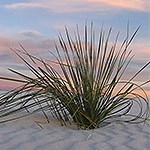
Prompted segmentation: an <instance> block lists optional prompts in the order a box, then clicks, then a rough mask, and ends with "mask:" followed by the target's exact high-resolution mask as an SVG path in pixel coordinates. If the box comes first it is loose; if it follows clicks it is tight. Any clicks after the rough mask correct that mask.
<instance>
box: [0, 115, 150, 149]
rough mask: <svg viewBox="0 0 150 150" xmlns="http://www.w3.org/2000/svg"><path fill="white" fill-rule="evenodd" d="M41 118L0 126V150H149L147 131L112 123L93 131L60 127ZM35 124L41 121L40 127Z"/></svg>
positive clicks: (144, 128)
mask: <svg viewBox="0 0 150 150" xmlns="http://www.w3.org/2000/svg"><path fill="white" fill-rule="evenodd" d="M42 120H43V117H42V116H41V115H38V114H37V115H34V116H29V117H26V118H23V119H20V120H16V121H13V122H9V123H5V124H0V150H149V149H150V128H149V126H148V125H145V126H143V125H142V124H137V125H133V124H122V123H116V122H114V123H112V124H109V125H107V126H104V127H101V128H99V129H95V130H88V131H87V130H86V131H84V130H77V129H76V128H75V127H74V126H68V127H64V126H60V125H59V124H58V123H57V121H55V120H54V119H52V120H51V122H50V123H44V122H45V121H44V120H43V121H42ZM35 121H37V122H38V121H42V122H43V123H40V126H41V127H40V126H39V125H38V124H37V123H35Z"/></svg>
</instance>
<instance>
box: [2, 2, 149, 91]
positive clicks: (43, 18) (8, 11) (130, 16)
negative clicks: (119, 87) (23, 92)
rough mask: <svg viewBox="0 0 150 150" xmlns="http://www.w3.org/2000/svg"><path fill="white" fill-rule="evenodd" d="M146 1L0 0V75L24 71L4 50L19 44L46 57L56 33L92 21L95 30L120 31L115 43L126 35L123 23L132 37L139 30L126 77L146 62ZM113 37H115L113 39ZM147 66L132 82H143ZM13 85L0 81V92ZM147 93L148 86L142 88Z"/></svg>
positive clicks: (13, 57)
mask: <svg viewBox="0 0 150 150" xmlns="http://www.w3.org/2000/svg"><path fill="white" fill-rule="evenodd" d="M149 13H150V2H149V0H0V76H9V77H10V76H11V77H13V75H12V74H10V73H9V71H8V70H7V68H13V69H17V70H21V71H22V72H24V73H27V74H28V70H27V69H26V68H25V67H24V65H23V64H22V62H21V61H19V59H18V58H17V57H16V56H15V55H14V53H13V52H12V51H11V50H10V49H9V48H8V46H10V47H13V48H16V47H17V48H18V47H19V44H18V43H21V44H22V45H23V46H24V47H25V48H26V49H27V50H28V51H30V52H31V53H33V54H38V55H40V56H42V57H46V58H47V57H49V53H48V51H49V50H50V51H51V50H52V51H54V41H57V37H58V33H59V31H60V32H64V27H65V26H67V27H68V29H69V30H70V32H73V31H75V30H76V25H77V24H78V25H79V28H80V29H81V30H82V29H83V27H84V25H85V22H88V23H90V22H93V23H94V28H95V30H96V31H99V30H100V29H101V27H102V26H104V29H106V31H107V30H108V29H109V28H110V27H112V28H113V34H114V35H116V33H117V32H118V31H119V32H120V38H119V40H120V41H119V42H121V40H122V41H123V39H124V37H125V35H126V28H127V22H128V21H129V24H130V33H131V34H132V33H133V32H134V31H135V30H136V28H137V27H138V26H141V27H140V30H139V32H138V34H137V35H136V38H135V39H134V41H133V43H132V46H131V49H132V50H133V54H135V57H134V59H133V60H132V62H131V66H130V68H129V70H128V72H127V73H126V77H128V76H129V75H132V74H134V73H135V72H137V71H138V70H139V69H140V68H141V67H142V66H143V65H144V64H145V63H146V62H148V61H149V59H150V44H149V43H150V42H149V41H150V15H149ZM114 37H115V36H114ZM149 76H150V67H148V68H147V69H146V70H145V71H143V72H142V74H141V75H139V77H138V78H137V79H136V80H137V81H136V82H141V81H144V80H145V81H146V80H148V79H149ZM14 86H15V83H9V84H8V83H6V82H4V81H0V90H6V89H11V88H12V87H14ZM145 89H146V90H147V92H148V93H149V94H150V87H149V86H147V87H146V88H145Z"/></svg>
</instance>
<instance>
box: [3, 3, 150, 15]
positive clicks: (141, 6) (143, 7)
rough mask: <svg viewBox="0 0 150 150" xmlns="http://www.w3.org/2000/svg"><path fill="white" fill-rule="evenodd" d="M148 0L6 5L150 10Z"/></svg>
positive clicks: (60, 9) (73, 9) (68, 9)
mask: <svg viewBox="0 0 150 150" xmlns="http://www.w3.org/2000/svg"><path fill="white" fill-rule="evenodd" d="M148 3H149V2H148V0H136V1H135V0H107V1H106V0H82V1H80V0H51V1H49V0H42V1H39V0H32V2H25V3H14V4H9V5H5V7H6V8H11V9H18V8H20V9H21V8H43V9H49V10H50V11H52V12H57V13H60V12H84V11H86V12H88V11H110V10H112V9H114V8H127V9H133V10H138V11H149V9H148Z"/></svg>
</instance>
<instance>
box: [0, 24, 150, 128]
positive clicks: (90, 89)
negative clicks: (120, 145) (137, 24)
mask: <svg viewBox="0 0 150 150" xmlns="http://www.w3.org/2000/svg"><path fill="white" fill-rule="evenodd" d="M138 30H139V28H137V29H136V30H135V32H134V33H133V35H132V36H131V37H130V38H129V34H128V33H129V29H127V36H126V38H125V39H124V40H123V42H122V44H121V45H119V44H117V43H118V42H117V41H118V38H119V34H117V36H116V37H115V40H114V43H113V44H112V45H111V44H110V42H109V39H110V36H111V32H112V28H110V29H109V31H108V34H107V35H105V32H104V30H103V29H102V30H101V31H100V32H99V37H98V39H96V38H95V31H94V29H93V24H91V26H90V28H88V26H87V25H85V28H84V35H83V36H81V35H80V33H79V29H78V27H77V31H76V33H75V35H74V37H71V36H70V34H69V31H68V29H67V28H65V35H66V36H65V37H63V36H62V35H61V34H60V35H59V37H58V40H59V44H55V48H56V54H53V53H51V54H52V55H53V56H54V57H55V61H49V62H47V61H44V60H43V59H41V58H38V57H36V56H33V55H31V54H29V53H28V52H27V51H26V50H25V48H24V47H23V46H22V45H20V46H21V50H18V49H13V48H11V49H12V50H13V51H14V52H15V53H16V54H17V55H18V57H19V58H20V59H21V60H22V61H23V62H24V63H25V64H26V66H27V67H28V69H29V70H30V72H32V74H33V76H27V75H26V74H23V73H21V72H19V71H16V70H13V69H9V70H10V71H11V72H13V73H15V74H16V75H18V76H19V77H21V79H19V78H18V79H17V78H16V79H14V78H5V77H0V79H3V80H10V81H14V82H20V83H22V85H21V86H19V87H18V88H16V89H13V90H12V91H9V92H7V93H5V94H2V95H1V96H0V117H1V118H4V120H2V121H1V123H2V122H6V121H10V120H14V119H17V118H20V117H23V116H19V112H22V111H27V115H29V114H32V113H35V112H39V111H41V112H43V114H44V115H45V117H46V119H47V120H48V121H49V119H48V114H49V113H50V114H51V115H52V116H53V117H55V118H57V119H58V120H59V121H60V123H61V124H62V125H66V122H69V123H72V122H74V123H76V125H77V126H78V127H79V128H80V129H94V128H98V127H99V126H100V124H101V123H103V122H107V121H112V120H113V119H119V118H122V117H124V116H126V117H127V116H129V117H127V118H124V119H122V121H124V122H133V123H138V122H144V121H146V120H147V119H148V117H149V102H148V98H147V95H146V93H145V91H144V89H143V86H144V85H145V84H147V83H149V82H150V81H145V82H143V83H142V84H140V85H138V84H137V83H134V81H133V79H134V78H135V77H137V75H138V74H139V73H141V72H142V71H143V70H144V69H145V68H146V67H147V66H148V65H149V64H150V62H148V63H147V64H145V65H144V66H143V67H142V68H141V69H140V70H139V71H138V72H137V73H135V74H134V75H133V76H131V78H130V79H129V80H127V81H124V80H122V77H123V75H124V74H125V73H126V70H127V67H128V66H129V64H130V61H131V59H132V57H133V56H132V53H131V51H129V50H128V47H129V45H130V44H131V42H132V40H133V39H134V37H135V35H136V34H137V32H138ZM96 42H97V44H96ZM25 57H27V58H25ZM52 63H54V64H55V65H57V66H59V69H58V70H57V69H55V67H53V65H52ZM57 68H58V67H57ZM118 86H119V87H120V88H119V89H118V88H117V87H118ZM117 89H118V90H117ZM137 89H139V90H141V91H142V92H143V94H139V93H137V92H136V90H137ZM135 104H136V106H137V107H138V108H139V109H138V110H139V112H138V113H137V114H136V115H135V114H131V113H130V112H131V109H132V108H133V106H134V105H135ZM14 113H18V116H17V117H14V118H13V117H12V118H11V119H6V120H5V117H6V116H9V115H11V114H14Z"/></svg>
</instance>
